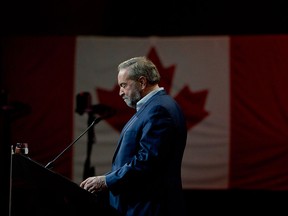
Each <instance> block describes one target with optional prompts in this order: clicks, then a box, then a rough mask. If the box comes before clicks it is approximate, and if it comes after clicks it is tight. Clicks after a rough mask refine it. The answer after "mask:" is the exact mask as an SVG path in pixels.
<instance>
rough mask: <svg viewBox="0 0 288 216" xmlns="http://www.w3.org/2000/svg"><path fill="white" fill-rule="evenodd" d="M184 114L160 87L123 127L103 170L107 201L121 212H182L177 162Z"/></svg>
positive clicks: (182, 145) (183, 134)
mask: <svg viewBox="0 0 288 216" xmlns="http://www.w3.org/2000/svg"><path fill="white" fill-rule="evenodd" d="M186 138H187V128H186V121H185V118H184V115H183V113H182V111H181V109H180V107H179V106H178V105H177V103H176V102H175V101H174V99H173V98H172V97H171V96H169V95H168V94H167V93H166V92H165V90H161V91H159V92H157V93H156V94H155V95H154V96H153V97H152V98H150V99H149V100H148V101H147V102H146V103H145V104H144V105H143V106H142V107H141V109H140V110H138V112H137V113H136V114H135V115H134V116H133V117H132V118H131V119H130V121H129V122H127V124H126V125H125V127H124V128H123V130H122V132H121V134H120V139H119V142H118V146H117V148H116V151H115V154H114V157H113V160H112V169H111V171H110V172H109V173H107V174H106V183H107V185H108V188H109V190H110V195H109V197H110V198H109V199H110V205H111V206H112V207H113V208H115V209H117V210H118V211H119V212H121V213H122V214H123V215H127V216H128V215H131V216H132V215H135V216H136V215H137V216H141V215H145V216H149V215H157V216H159V215H165V216H168V215H173V216H175V215H177V216H180V215H183V214H184V209H183V208H184V203H183V200H182V182H181V163H182V157H183V152H184V149H185V145H186Z"/></svg>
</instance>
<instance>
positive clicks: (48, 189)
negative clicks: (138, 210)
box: [10, 154, 116, 216]
mask: <svg viewBox="0 0 288 216" xmlns="http://www.w3.org/2000/svg"><path fill="white" fill-rule="evenodd" d="M100 197H101V196H100ZM100 197H99V195H97V196H96V195H94V194H91V193H89V192H88V191H86V190H84V189H83V188H81V187H79V185H77V184H76V183H74V182H72V181H70V180H69V179H67V178H66V177H63V176H61V175H60V174H57V173H55V172H53V171H51V170H49V169H47V168H45V167H44V166H42V165H41V164H39V163H37V162H35V161H33V160H32V159H30V158H28V157H26V156H24V155H21V154H14V155H12V189H11V205H10V206H11V215H12V216H18V215H21V216H23V215H29V216H34V215H35V216H36V215H37V216H39V215H41V216H46V215H47V216H48V215H49V216H58V215H61V216H70V215H71V216H74V215H75V216H76V215H77V216H79V215H80V216H84V215H88V214H91V215H95V216H98V215H105V216H106V215H116V214H114V213H115V212H114V211H113V210H112V209H110V208H109V207H108V205H107V204H106V203H105V202H103V201H101V198H100Z"/></svg>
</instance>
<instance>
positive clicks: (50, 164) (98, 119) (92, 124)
mask: <svg viewBox="0 0 288 216" xmlns="http://www.w3.org/2000/svg"><path fill="white" fill-rule="evenodd" d="M102 119H103V118H102V117H98V118H95V119H94V121H93V122H92V123H91V124H90V125H89V127H88V128H87V129H86V130H85V131H84V132H83V133H82V134H80V135H79V136H78V137H77V139H75V140H74V141H73V142H72V143H70V144H69V145H68V146H67V147H66V148H65V149H64V150H63V151H62V152H60V154H58V155H57V156H56V157H55V158H54V159H53V160H52V161H50V162H49V163H47V164H46V166H45V168H47V169H50V168H52V167H53V165H54V162H55V161H56V160H57V159H58V158H59V157H60V156H61V155H62V154H63V153H64V152H66V151H67V150H68V149H69V148H70V147H71V146H72V145H73V144H74V143H76V142H77V141H78V140H79V139H80V138H81V137H82V136H83V135H84V134H85V133H87V131H88V130H89V129H90V128H91V127H93V126H94V125H95V124H97V123H99V122H100V121H101V120H102Z"/></svg>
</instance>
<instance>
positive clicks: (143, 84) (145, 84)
mask: <svg viewBox="0 0 288 216" xmlns="http://www.w3.org/2000/svg"><path fill="white" fill-rule="evenodd" d="M139 83H140V85H141V87H142V88H145V87H146V86H147V79H146V77H144V76H140V77H139Z"/></svg>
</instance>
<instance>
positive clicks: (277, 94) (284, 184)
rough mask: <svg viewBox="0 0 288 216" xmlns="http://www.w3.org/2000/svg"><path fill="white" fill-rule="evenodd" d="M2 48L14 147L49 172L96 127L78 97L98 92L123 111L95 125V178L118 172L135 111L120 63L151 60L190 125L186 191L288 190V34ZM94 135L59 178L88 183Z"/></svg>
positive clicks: (23, 42) (79, 40) (59, 168)
mask: <svg viewBox="0 0 288 216" xmlns="http://www.w3.org/2000/svg"><path fill="white" fill-rule="evenodd" d="M2 47H3V52H2V53H3V58H2V59H3V61H2V68H3V76H2V77H3V80H4V82H3V86H4V89H6V90H7V92H8V95H9V101H10V103H11V104H12V105H15V107H16V108H15V118H14V119H13V122H12V124H11V125H12V127H11V132H12V139H11V142H12V144H14V143H16V142H28V144H29V150H30V152H29V154H30V157H31V158H32V159H34V160H35V161H37V162H39V163H42V164H43V165H45V164H47V163H48V162H49V161H51V160H52V159H53V158H55V157H56V156H57V155H58V154H59V153H60V152H61V151H62V150H63V149H65V148H66V147H67V146H68V145H69V144H70V143H72V142H73V141H74V140H75V139H76V138H77V137H79V136H80V135H81V134H82V133H83V131H85V130H86V128H87V127H88V125H89V121H88V120H89V116H88V113H83V114H81V115H80V114H79V113H76V112H75V109H76V105H75V104H76V95H77V94H79V93H82V92H89V93H90V94H91V97H92V104H93V105H98V104H104V105H106V106H107V107H111V108H113V109H114V110H116V112H115V113H113V115H112V116H111V117H109V118H107V119H103V120H102V121H100V122H99V123H98V124H96V125H94V126H93V131H94V133H95V137H94V138H95V139H93V145H92V149H90V150H91V156H90V165H91V166H92V167H93V168H94V172H95V174H99V175H100V174H104V173H105V172H107V171H109V170H110V165H111V160H112V157H113V153H114V150H115V147H116V144H117V140H118V137H119V134H120V131H121V128H122V127H123V125H124V124H125V122H126V121H127V120H128V119H129V117H130V116H131V115H132V114H133V112H134V110H132V109H131V108H129V107H127V106H126V104H124V103H123V101H122V100H121V98H120V97H119V95H118V90H119V89H118V84H117V73H118V71H117V66H118V64H119V63H120V62H122V61H124V60H126V59H128V58H131V57H134V56H142V55H145V56H148V57H149V58H150V59H152V60H153V61H154V63H155V64H156V65H157V67H158V69H159V71H160V74H161V76H162V81H161V84H160V85H161V86H163V87H164V88H165V89H166V90H167V92H168V93H169V94H170V95H171V96H172V97H174V98H175V100H176V101H177V102H178V103H179V104H180V105H181V106H182V108H183V110H184V113H185V116H186V119H187V126H188V139H187V145H186V150H185V154H184V158H183V162H182V177H183V186H184V188H185V189H267V190H287V189H288V168H287V166H284V165H285V164H288V101H287V96H286V93H287V92H288V85H287V81H288V73H287V71H288V61H287V53H288V36H286V35H255V36H253V35H251V36H185V37H141V38H137V37H104V36H101V37H100V36H75V37H64V36H63V37H61V36H54V37H52V36H50V37H48V36H47V37H18V38H9V39H5V40H2ZM18 101H20V102H21V103H24V104H25V105H27V106H28V107H29V109H28V108H26V110H28V111H27V112H26V113H25V112H21V111H22V110H23V109H24V108H23V107H26V106H23V105H22V106H20V105H18V106H17V104H18V103H15V102H18ZM21 103H20V104H21ZM19 113H20V114H19ZM17 114H18V115H17ZM95 117H97V113H95ZM87 135H88V134H85V135H83V136H82V137H81V138H80V139H79V140H78V141H77V142H76V143H75V144H74V145H73V146H72V147H71V148H70V149H69V150H67V151H66V152H65V153H63V154H62V155H61V157H59V158H58V159H57V161H56V163H55V164H54V168H53V171H55V172H58V173H60V174H62V175H64V176H66V177H68V178H70V179H71V180H72V181H74V182H76V183H79V182H80V181H81V180H82V178H83V170H84V164H85V160H86V159H87V151H88V150H87V149H88V143H89V138H88V136H87Z"/></svg>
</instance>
